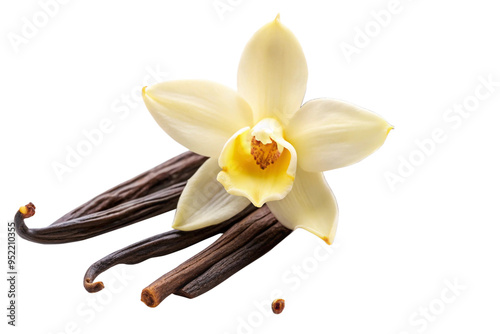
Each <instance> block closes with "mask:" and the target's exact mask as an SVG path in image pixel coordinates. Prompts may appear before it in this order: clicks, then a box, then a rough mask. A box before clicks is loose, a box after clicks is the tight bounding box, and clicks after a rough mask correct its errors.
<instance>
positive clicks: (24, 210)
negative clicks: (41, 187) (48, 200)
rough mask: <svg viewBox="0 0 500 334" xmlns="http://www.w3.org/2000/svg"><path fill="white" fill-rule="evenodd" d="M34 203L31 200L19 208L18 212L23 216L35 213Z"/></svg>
mask: <svg viewBox="0 0 500 334" xmlns="http://www.w3.org/2000/svg"><path fill="white" fill-rule="evenodd" d="M35 209H36V207H35V205H34V204H33V203H31V202H29V203H28V204H26V205H24V206H22V207H20V208H19V212H21V214H22V215H23V218H25V219H26V218H29V217H32V216H33V215H34V214H35Z"/></svg>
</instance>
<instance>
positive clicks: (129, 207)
mask: <svg viewBox="0 0 500 334" xmlns="http://www.w3.org/2000/svg"><path fill="white" fill-rule="evenodd" d="M206 159H207V158H206V157H203V156H201V155H198V154H195V153H192V152H186V153H183V154H181V155H178V156H177V157H175V158H172V159H170V160H168V161H166V162H164V163H163V164H161V165H158V166H156V167H154V168H152V169H150V170H148V171H146V172H144V173H142V174H140V175H139V176H137V177H134V178H132V179H130V180H128V181H126V182H124V183H122V184H120V185H118V186H116V187H113V188H112V189H110V190H108V191H106V192H104V193H102V194H101V195H98V196H96V197H94V198H93V199H91V200H90V201H88V202H87V203H85V204H83V205H81V206H80V207H78V208H76V209H75V210H72V211H71V212H69V213H67V214H66V215H64V216H63V217H61V218H59V219H58V220H57V221H56V222H54V223H53V224H51V225H49V226H47V227H43V228H33V229H30V228H28V227H27V226H26V224H25V222H24V218H27V217H25V216H23V215H22V214H19V212H18V214H16V216H15V219H14V220H15V224H16V230H17V233H18V234H19V235H20V236H21V237H22V238H25V239H27V240H30V241H33V242H38V243H42V244H60V243H66V242H73V241H79V240H84V239H87V238H91V237H94V236H97V235H100V234H103V233H107V232H109V231H112V230H116V229H118V228H121V227H124V226H127V225H130V224H134V223H137V222H139V221H141V220H144V219H147V218H150V217H153V216H156V215H159V214H161V213H164V212H167V211H170V210H172V209H175V208H176V206H177V201H178V200H179V196H180V194H181V192H182V190H183V189H184V186H185V184H186V181H187V180H188V179H189V178H190V177H191V176H192V175H193V174H194V173H195V172H196V170H197V169H198V168H199V167H200V166H201V165H202V164H203V162H205V160H206ZM33 214H34V206H33Z"/></svg>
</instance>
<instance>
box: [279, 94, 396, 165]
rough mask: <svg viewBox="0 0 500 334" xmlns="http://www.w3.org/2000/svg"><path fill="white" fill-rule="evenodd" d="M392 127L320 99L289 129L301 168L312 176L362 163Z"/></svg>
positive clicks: (303, 110) (297, 116)
mask: <svg viewBox="0 0 500 334" xmlns="http://www.w3.org/2000/svg"><path fill="white" fill-rule="evenodd" d="M392 129H393V127H392V126H391V125H390V124H389V123H387V122H386V121H385V120H384V119H383V118H381V117H380V116H378V115H377V114H375V113H372V112H370V111H368V110H366V109H362V108H359V107H356V106H353V105H351V104H348V103H345V102H342V101H337V100H331V99H317V100H312V101H309V102H307V103H305V104H304V105H303V106H302V107H301V108H300V109H299V111H298V112H297V113H296V114H295V116H294V117H293V118H292V119H291V120H290V123H289V124H288V126H287V127H286V129H285V130H286V135H287V136H286V139H287V140H288V141H289V142H290V143H291V144H292V145H293V146H294V147H295V149H296V151H297V156H298V164H299V166H300V167H301V168H303V169H304V170H306V171H310V172H321V171H325V170H330V169H334V168H340V167H345V166H348V165H351V164H353V163H356V162H358V161H360V160H363V159H364V158H366V157H367V156H368V155H370V154H372V153H373V152H375V151H376V150H377V149H378V148H379V147H380V146H382V144H383V143H384V141H385V138H386V137H387V135H388V133H389V131H390V130H392Z"/></svg>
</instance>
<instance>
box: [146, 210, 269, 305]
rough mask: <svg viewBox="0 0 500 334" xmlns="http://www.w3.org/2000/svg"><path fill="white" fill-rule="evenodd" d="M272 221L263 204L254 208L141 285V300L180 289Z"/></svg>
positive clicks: (154, 300)
mask: <svg viewBox="0 0 500 334" xmlns="http://www.w3.org/2000/svg"><path fill="white" fill-rule="evenodd" d="M276 222H277V220H276V218H274V216H273V214H272V213H271V212H270V211H269V209H268V208H267V206H264V207H262V208H260V209H258V210H256V211H255V212H253V213H252V214H250V215H248V216H247V217H245V218H244V219H243V220H241V221H240V222H237V223H236V224H234V225H233V226H232V227H231V228H230V229H228V230H227V231H226V232H225V233H224V234H223V235H222V236H221V237H220V238H219V239H217V241H215V242H214V243H213V244H212V245H210V246H209V247H208V248H206V249H204V250H203V251H201V252H200V253H198V254H197V255H195V256H193V257H192V258H190V259H189V260H187V261H186V262H184V263H183V264H181V265H180V266H178V267H177V268H175V269H174V270H172V271H170V272H168V273H167V274H165V275H163V276H161V277H160V278H158V279H157V280H156V281H154V282H153V283H151V284H150V285H149V286H148V287H146V288H144V289H143V290H142V294H141V300H142V301H143V302H144V303H145V304H146V305H147V306H149V307H156V306H158V305H159V304H160V303H161V302H162V301H163V300H164V299H165V298H166V297H167V296H169V295H170V294H172V293H174V292H177V291H179V290H181V289H182V288H183V287H184V286H185V285H187V284H188V283H189V282H191V281H193V280H194V279H196V278H197V277H198V276H200V275H202V274H203V273H204V272H206V271H207V270H209V269H210V268H211V267H212V266H213V265H215V264H216V263H218V262H219V261H221V260H223V259H224V258H226V257H228V256H229V255H230V254H232V253H235V252H237V251H238V250H239V249H240V248H241V247H243V246H244V245H245V244H247V243H248V242H250V241H251V240H252V239H253V238H255V237H257V236H259V235H261V234H262V233H267V230H268V229H271V228H272V227H274V225H275V224H276ZM238 261H239V259H238Z"/></svg>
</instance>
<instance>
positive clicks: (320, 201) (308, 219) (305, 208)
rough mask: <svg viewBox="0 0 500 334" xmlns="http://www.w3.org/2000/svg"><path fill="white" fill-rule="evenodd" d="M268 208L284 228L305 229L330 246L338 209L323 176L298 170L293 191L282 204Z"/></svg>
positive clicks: (335, 228)
mask: <svg viewBox="0 0 500 334" xmlns="http://www.w3.org/2000/svg"><path fill="white" fill-rule="evenodd" d="M267 206H268V207H269V209H270V210H271V212H272V213H273V214H274V215H275V216H276V218H277V219H278V220H279V221H280V223H281V224H283V225H284V226H285V227H288V228H289V229H291V230H295V229H297V228H302V229H305V230H307V231H309V232H311V233H313V234H315V235H317V236H318V237H320V238H321V239H323V240H324V241H325V242H326V243H328V244H329V245H331V244H332V242H333V239H334V237H335V232H336V230H337V222H338V207H337V201H336V200H335V196H334V195H333V193H332V191H331V190H330V187H329V186H328V184H327V182H326V180H325V178H324V177H323V173H319V172H315V173H309V172H306V171H303V170H302V169H300V168H297V174H296V177H295V182H294V184H293V188H292V190H291V191H290V193H288V195H287V196H286V197H285V198H284V199H282V200H281V201H273V202H268V203H267Z"/></svg>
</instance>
